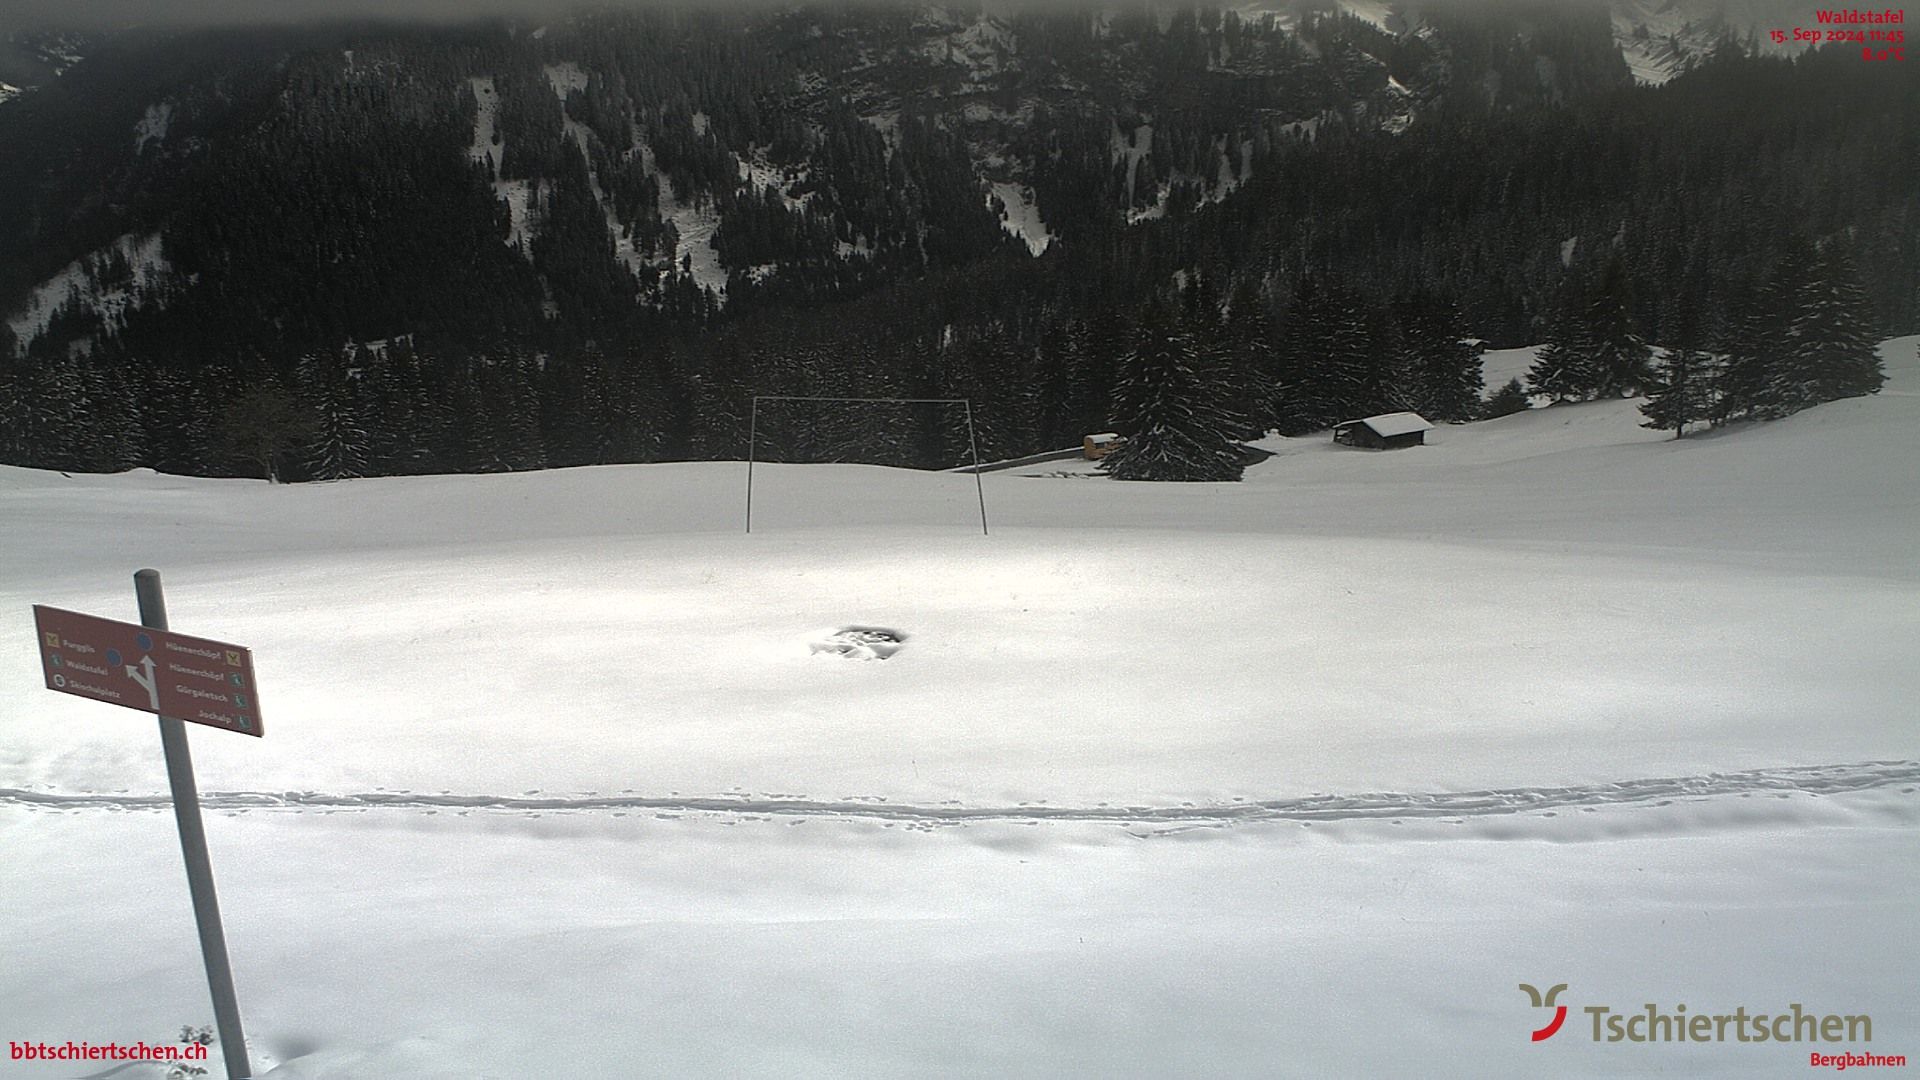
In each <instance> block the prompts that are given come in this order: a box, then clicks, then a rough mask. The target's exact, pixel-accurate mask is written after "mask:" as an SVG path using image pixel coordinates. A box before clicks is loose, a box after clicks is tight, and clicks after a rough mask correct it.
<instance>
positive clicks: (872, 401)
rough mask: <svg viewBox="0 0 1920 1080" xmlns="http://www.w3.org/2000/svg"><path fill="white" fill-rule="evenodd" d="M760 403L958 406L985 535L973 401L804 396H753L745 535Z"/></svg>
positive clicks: (750, 520) (983, 492)
mask: <svg viewBox="0 0 1920 1080" xmlns="http://www.w3.org/2000/svg"><path fill="white" fill-rule="evenodd" d="M763 401H825V402H834V403H837V404H847V405H960V406H963V407H964V408H965V409H966V415H967V448H968V450H970V451H971V452H972V454H973V491H974V495H976V496H977V497H978V498H979V500H980V535H981V536H987V535H990V534H989V533H988V532H987V491H986V488H985V487H984V486H983V485H982V484H981V483H980V440H979V439H978V438H977V437H975V435H974V431H973V399H972V398H867V397H813V396H809V395H804V394H755V395H754V396H753V408H752V409H751V410H750V411H749V412H748V414H747V532H749V533H751V532H753V459H754V457H755V452H756V450H757V449H758V447H759V443H760V403H761V402H763Z"/></svg>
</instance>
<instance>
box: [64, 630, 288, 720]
mask: <svg viewBox="0 0 1920 1080" xmlns="http://www.w3.org/2000/svg"><path fill="white" fill-rule="evenodd" d="M33 623H34V629H35V631H36V633H35V635H34V637H35V640H37V641H38V642H39V643H40V666H41V667H42V668H43V669H44V670H45V672H46V676H47V689H49V690H58V691H60V692H61V693H63V694H76V695H78V696H80V697H84V698H92V699H94V700H95V701H108V702H112V703H113V704H115V705H125V706H126V707H127V708H129V709H139V710H141V711H143V712H151V713H159V714H160V715H162V716H174V717H179V718H180V719H182V720H187V721H190V722H192V723H196V724H207V725H209V726H212V727H219V728H226V729H227V730H228V731H239V732H243V733H245V734H248V735H260V734H262V732H261V728H260V695H259V692H258V691H257V690H256V689H255V687H254V681H253V653H252V651H251V650H249V649H245V648H242V647H241V646H239V645H228V644H226V643H225V642H221V641H208V640H206V639H205V638H196V637H187V636H186V635H185V634H175V633H172V632H169V631H166V630H159V629H155V628H153V627H148V626H140V625H137V624H135V623H123V622H115V621H113V620H112V619H101V618H97V617H95V616H92V615H81V614H79V613H78V612H73V611H62V610H60V609H59V608H50V607H43V606H41V605H39V604H35V605H34V607H33Z"/></svg>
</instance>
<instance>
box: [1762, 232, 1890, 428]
mask: <svg viewBox="0 0 1920 1080" xmlns="http://www.w3.org/2000/svg"><path fill="white" fill-rule="evenodd" d="M1794 299H1795V303H1794V307H1793V317H1792V322H1791V323H1790V324H1789V325H1788V327H1787V334H1786V343H1785V347H1784V348H1783V349H1782V350H1781V353H1780V358H1779V363H1778V365H1777V366H1776V367H1775V368H1774V369H1773V371H1772V372H1770V378H1769V380H1768V396H1769V398H1770V399H1771V401H1772V403H1773V405H1774V407H1775V408H1776V409H1777V410H1778V411H1779V412H1781V413H1782V414H1785V413H1793V412H1798V411H1800V410H1801V409H1805V408H1809V407H1811V406H1814V405H1819V404H1821V403H1823V402H1828V401H1838V400H1840V399H1841V398H1848V397H1858V396H1860V395H1862V394H1873V393H1878V392H1879V390H1880V386H1881V384H1882V383H1884V382H1886V380H1887V377H1886V373H1885V372H1884V371H1883V370H1882V368H1881V364H1880V357H1879V355H1878V353H1876V352H1875V350H1874V334H1873V314H1872V310H1871V308H1870V307H1869V306H1868V304H1867V297H1866V293H1865V291H1864V290H1863V289H1862V288H1861V287H1860V275H1859V274H1858V273H1857V272H1855V270H1854V268H1853V264H1852V262H1851V261H1850V260H1849V259H1848V258H1847V257H1846V255H1845V253H1844V252H1842V251H1840V250H1839V248H1838V247H1837V246H1833V245H1829V246H1828V247H1827V248H1826V249H1824V250H1822V251H1821V252H1820V253H1819V255H1818V256H1817V257H1816V258H1815V260H1814V264H1813V267H1812V268H1811V271H1810V273H1809V274H1808V275H1807V279H1806V282H1805V284H1803V285H1802V286H1801V287H1800V289H1799V290H1798V294H1797V295H1796V296H1795V298H1794Z"/></svg>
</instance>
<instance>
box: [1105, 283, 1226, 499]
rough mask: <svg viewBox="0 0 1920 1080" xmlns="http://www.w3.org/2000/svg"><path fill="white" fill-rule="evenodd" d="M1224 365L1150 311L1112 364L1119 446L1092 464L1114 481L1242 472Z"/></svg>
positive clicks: (1168, 320) (1211, 476)
mask: <svg viewBox="0 0 1920 1080" xmlns="http://www.w3.org/2000/svg"><path fill="white" fill-rule="evenodd" d="M1224 368H1225V365H1224V364H1221V363H1218V362H1209V361H1207V360H1205V359H1203V358H1202V357H1201V355H1200V352H1199V349H1198V347H1197V346H1196V345H1195V343H1194V340H1193V336H1192V335H1191V334H1190V333H1188V332H1187V331H1185V330H1184V329H1183V328H1181V327H1179V326H1177V325H1175V324H1174V323H1173V322H1172V320H1171V318H1170V317H1169V316H1168V315H1167V314H1165V313H1164V312H1162V311H1159V310H1153V311H1150V312H1149V313H1148V315H1147V317H1146V318H1145V319H1144V320H1143V321H1142V324H1141V326H1140V328H1139V330H1138V331H1137V332H1136V337H1135V342H1134V346H1133V348H1132V349H1130V350H1129V351H1128V352H1127V353H1126V355H1125V356H1123V357H1122V358H1121V361H1120V381H1119V384H1118V385H1117V386H1116V387H1115V388H1114V415H1115V417H1116V419H1117V421H1118V424H1119V428H1120V432H1121V434H1123V435H1125V436H1126V437H1127V442H1126V443H1125V444H1124V445H1123V446H1121V447H1120V448H1119V449H1117V450H1115V451H1114V452H1113V453H1111V454H1109V455H1107V457H1105V458H1104V459H1102V460H1101V462H1100V468H1101V469H1102V470H1104V471H1105V472H1106V473H1107V474H1108V475H1109V476H1112V477H1113V478H1114V479H1116V480H1238V479H1240V473H1241V471H1242V470H1243V469H1244V468H1245V462H1244V459H1243V457H1242V450H1241V447H1240V444H1239V443H1238V442H1237V441H1236V439H1235V433H1236V432H1238V431H1241V430H1244V429H1245V427H1246V425H1247V420H1246V418H1245V417H1243V416H1241V415H1240V414H1239V412H1238V411H1237V410H1236V409H1235V407H1234V404H1233V390H1232V380H1231V378H1230V377H1229V374H1228V372H1226V371H1225V370H1224Z"/></svg>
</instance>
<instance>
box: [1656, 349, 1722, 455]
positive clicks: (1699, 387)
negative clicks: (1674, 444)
mask: <svg viewBox="0 0 1920 1080" xmlns="http://www.w3.org/2000/svg"><path fill="white" fill-rule="evenodd" d="M1714 396H1715V395H1714V392H1713V371H1712V365H1711V362H1710V361H1709V359H1708V358H1707V357H1706V356H1705V355H1704V354H1702V353H1700V352H1699V351H1698V350H1695V349H1689V348H1679V349H1674V350H1673V351H1672V352H1670V353H1668V354H1667V358H1666V360H1665V361H1664V362H1663V363H1662V364H1661V365H1660V369H1659V372H1658V374H1656V375H1655V377H1654V381H1653V386H1652V389H1651V390H1650V391H1649V394H1648V398H1647V402H1646V404H1644V405H1642V406H1640V412H1641V414H1642V415H1644V416H1645V417H1646V418H1647V422H1646V423H1645V424H1643V425H1641V426H1642V427H1650V428H1653V429H1654V430H1656V431H1671V432H1673V437H1674V438H1676V439H1680V438H1685V437H1686V434H1687V425H1688V424H1699V423H1703V422H1705V421H1706V420H1708V419H1709V418H1711V417H1712V416H1713V413H1714V408H1715V405H1714Z"/></svg>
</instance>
